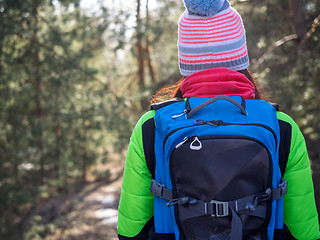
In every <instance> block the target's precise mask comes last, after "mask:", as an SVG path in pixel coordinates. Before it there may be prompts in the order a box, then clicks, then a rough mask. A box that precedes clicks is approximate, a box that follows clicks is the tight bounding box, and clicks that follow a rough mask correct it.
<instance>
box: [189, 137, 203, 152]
mask: <svg viewBox="0 0 320 240" xmlns="http://www.w3.org/2000/svg"><path fill="white" fill-rule="evenodd" d="M194 144H196V145H194ZM201 148H202V143H201V141H200V140H199V138H198V137H195V138H194V140H193V141H192V143H190V149H191V150H196V151H198V150H200V149H201Z"/></svg>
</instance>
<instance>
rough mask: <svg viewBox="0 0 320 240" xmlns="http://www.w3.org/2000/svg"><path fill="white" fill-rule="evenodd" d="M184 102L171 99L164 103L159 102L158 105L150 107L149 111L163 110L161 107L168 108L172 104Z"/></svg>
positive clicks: (179, 99)
mask: <svg viewBox="0 0 320 240" xmlns="http://www.w3.org/2000/svg"><path fill="white" fill-rule="evenodd" d="M183 101H184V100H183V99H182V98H173V99H171V100H168V101H165V102H160V103H154V104H152V105H151V106H150V109H151V110H155V111H157V110H159V109H160V108H163V107H166V106H169V105H171V104H173V103H176V102H183Z"/></svg>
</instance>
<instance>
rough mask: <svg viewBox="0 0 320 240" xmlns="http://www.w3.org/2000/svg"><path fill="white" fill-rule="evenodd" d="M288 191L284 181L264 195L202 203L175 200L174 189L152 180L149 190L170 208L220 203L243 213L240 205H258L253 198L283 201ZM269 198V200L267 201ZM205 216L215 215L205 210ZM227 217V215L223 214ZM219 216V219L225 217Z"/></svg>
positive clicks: (186, 199)
mask: <svg viewBox="0 0 320 240" xmlns="http://www.w3.org/2000/svg"><path fill="white" fill-rule="evenodd" d="M287 189H288V182H287V180H283V181H282V183H280V184H279V185H278V187H277V188H274V189H272V190H271V189H270V188H268V189H267V190H266V191H265V192H263V193H258V194H254V195H250V196H247V197H244V198H240V199H238V200H234V201H229V202H220V201H216V200H211V201H210V202H209V203H206V202H202V201H201V200H197V199H193V198H190V197H181V198H175V199H174V198H173V194H172V189H168V188H167V187H166V186H165V185H163V184H160V183H158V182H157V181H156V180H154V179H152V181H151V186H150V188H149V190H150V192H151V193H152V194H153V195H155V196H157V197H160V198H163V199H166V200H167V201H169V202H168V204H167V205H168V206H173V205H175V204H179V205H184V204H189V205H190V204H191V205H194V204H195V203H198V202H199V203H201V202H202V203H204V204H206V205H207V206H209V204H220V203H224V204H225V205H227V206H228V205H230V206H231V207H234V209H235V210H236V211H242V210H243V209H242V208H243V205H239V204H242V203H245V204H246V205H245V206H247V203H249V204H250V203H251V202H252V204H253V205H254V204H255V205H256V202H253V201H252V200H253V198H254V200H255V201H260V202H261V200H267V199H270V198H271V199H272V201H274V200H279V199H281V198H282V197H283V196H284V195H286V194H287ZM265 198H267V199H265ZM203 209H206V207H204V208H203ZM204 213H205V214H209V215H214V214H211V213H210V212H208V211H207V210H204ZM223 215H225V214H223ZM223 215H220V214H218V215H217V217H220V216H223Z"/></svg>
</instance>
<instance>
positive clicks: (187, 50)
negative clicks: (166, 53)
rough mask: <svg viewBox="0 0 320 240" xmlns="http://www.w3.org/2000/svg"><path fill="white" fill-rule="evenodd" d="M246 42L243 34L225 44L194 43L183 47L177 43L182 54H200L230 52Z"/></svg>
mask: <svg viewBox="0 0 320 240" xmlns="http://www.w3.org/2000/svg"><path fill="white" fill-rule="evenodd" d="M245 44H246V37H245V35H244V34H243V35H242V37H241V39H239V40H238V41H236V42H234V43H229V44H225V45H220V46H219V45H213V46H209V45H205V46H203V47H197V45H196V44H194V46H192V45H191V44H188V46H187V47H184V46H183V45H182V43H179V44H178V50H179V52H180V53H182V54H195V55H200V54H207V53H222V52H230V51H233V50H235V49H239V48H241V47H243V45H245Z"/></svg>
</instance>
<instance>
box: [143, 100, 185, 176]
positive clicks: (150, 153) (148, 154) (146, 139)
mask: <svg viewBox="0 0 320 240" xmlns="http://www.w3.org/2000/svg"><path fill="white" fill-rule="evenodd" d="M183 101H184V100H183V99H182V98H173V99H171V100H169V101H165V102H161V103H156V104H152V105H151V107H150V109H151V110H155V111H157V110H159V109H161V108H164V107H166V106H169V105H171V104H173V103H176V102H183ZM154 138H155V122H154V117H153V118H150V119H149V120H147V121H146V122H145V123H144V124H143V125H142V142H143V151H144V156H145V158H146V163H147V167H148V169H149V172H150V173H151V175H152V178H153V179H154V178H155V165H156V163H155V153H154Z"/></svg>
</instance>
